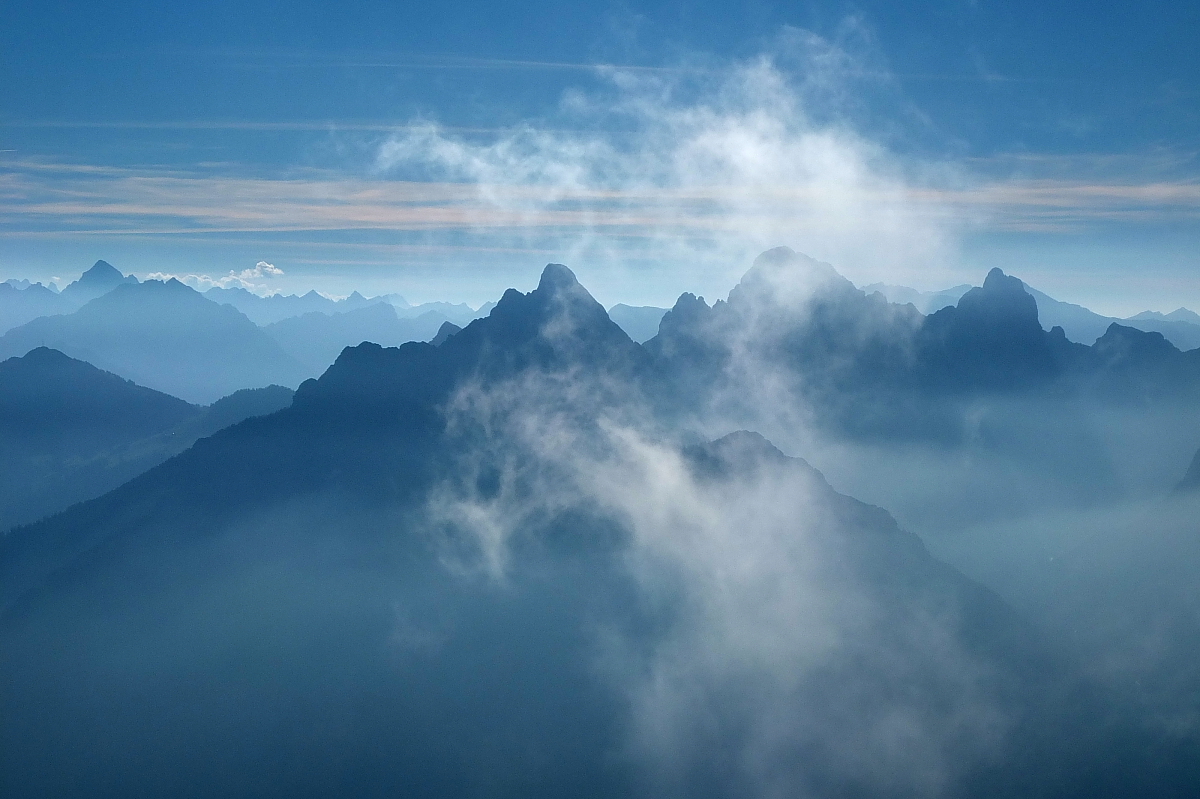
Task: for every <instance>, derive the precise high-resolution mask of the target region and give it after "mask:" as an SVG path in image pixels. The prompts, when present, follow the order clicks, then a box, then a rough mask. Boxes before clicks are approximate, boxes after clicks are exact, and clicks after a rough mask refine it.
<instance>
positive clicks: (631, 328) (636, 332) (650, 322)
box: [608, 303, 667, 344]
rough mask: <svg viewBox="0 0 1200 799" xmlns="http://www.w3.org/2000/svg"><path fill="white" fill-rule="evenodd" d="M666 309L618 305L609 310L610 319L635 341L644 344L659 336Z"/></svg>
mask: <svg viewBox="0 0 1200 799" xmlns="http://www.w3.org/2000/svg"><path fill="white" fill-rule="evenodd" d="M666 312H667V309H666V308H655V307H653V306H650V305H642V306H636V307H635V306H631V305H625V304H623V303H618V304H616V305H614V306H613V307H611V308H609V309H608V315H609V318H611V319H612V320H613V321H614V322H616V323H617V324H618V325H620V326H621V329H622V330H624V331H625V332H626V333H628V334H629V337H630V338H631V339H633V340H634V341H636V342H638V343H639V344H642V343H644V342H647V341H649V340H650V339H652V338H654V337H655V336H656V335H658V323H659V322H661V321H662V318H663V315H664V314H665V313H666Z"/></svg>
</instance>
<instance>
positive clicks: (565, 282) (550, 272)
mask: <svg viewBox="0 0 1200 799" xmlns="http://www.w3.org/2000/svg"><path fill="white" fill-rule="evenodd" d="M578 285H579V280H578V279H577V278H576V277H575V273H574V272H572V271H571V270H570V269H568V268H567V267H565V266H563V265H562V264H546V268H545V269H543V270H542V279H541V280H540V281H539V282H538V287H537V290H538V291H547V292H550V293H555V292H559V291H563V290H565V289H566V290H569V289H572V288H574V287H575V286H578Z"/></svg>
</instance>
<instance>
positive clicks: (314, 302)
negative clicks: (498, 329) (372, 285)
mask: <svg viewBox="0 0 1200 799" xmlns="http://www.w3.org/2000/svg"><path fill="white" fill-rule="evenodd" d="M204 296H205V297H207V298H209V299H210V300H212V301H213V302H216V303H220V304H222V305H232V306H233V307H234V308H237V309H238V310H239V311H241V312H242V313H244V314H245V315H246V316H247V317H249V318H250V320H251V321H253V322H254V323H255V324H257V325H261V326H266V325H272V324H275V323H276V322H282V321H283V320H284V319H290V318H292V317H296V316H303V315H305V314H310V313H322V314H336V313H345V312H347V311H354V310H358V309H360V308H366V307H367V306H370V305H378V304H379V303H386V304H388V305H390V306H391V307H393V308H394V309H395V310H396V315H397V316H398V317H399V318H401V319H415V318H418V317H420V316H423V315H424V314H428V313H436V314H441V315H442V317H443V318H444V319H448V320H450V321H452V322H455V323H456V324H458V325H459V326H463V325H466V324H468V323H469V322H470V321H471V320H472V319H475V318H476V317H479V316H486V315H487V312H488V311H489V310H491V309H490V308H488V307H484V308H481V309H480V310H479V311H475V310H473V309H472V308H471V307H470V306H468V305H464V304H457V305H456V304H452V303H448V302H430V303H425V304H423V305H409V303H408V301H407V300H405V299H404V298H403V297H401V296H400V295H399V294H387V295H383V296H379V297H372V298H367V297H364V296H363V295H361V294H359V293H358V292H357V291H355V292H354V293H352V294H351V295H350V296H349V297H346V298H344V299H340V300H334V299H330V298H329V297H326V296H324V295H322V294H318V293H317V292H316V291H310V292H308V293H307V294H304V295H299V296H297V295H295V294H286V295H285V294H272V295H270V296H267V297H261V296H259V295H257V294H254V293H253V292H250V291H247V290H246V289H243V288H220V287H216V288H211V289H209V290H207V291H205V292H204Z"/></svg>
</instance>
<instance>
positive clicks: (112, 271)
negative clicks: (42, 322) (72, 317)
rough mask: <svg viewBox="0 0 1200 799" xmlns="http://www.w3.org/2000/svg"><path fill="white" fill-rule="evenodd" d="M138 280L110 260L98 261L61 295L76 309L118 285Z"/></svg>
mask: <svg viewBox="0 0 1200 799" xmlns="http://www.w3.org/2000/svg"><path fill="white" fill-rule="evenodd" d="M137 282H138V279H137V278H136V277H134V276H133V275H129V276H128V277H127V276H125V275H123V274H121V272H120V271H119V270H118V269H117V268H116V267H114V266H113V265H112V264H110V263H109V262H108V261H96V263H95V264H93V265H92V268H91V269H88V270H87V271H86V272H84V273H83V274H82V275H80V277H79V279H78V280H76V281H75V282H74V283H71V284H70V285H68V286H67V287H66V288H65V289H63V290H62V293H61V296H62V298H63V299H64V300H66V301H67V302H68V303H69V304H70V306H72V307H71V310H74V309H75V308H79V307H81V306H82V305H84V304H85V303H88V302H91V301H92V300H94V299H96V298H97V297H102V296H104V295H105V294H107V293H108V292H110V291H112V290H113V289H115V288H116V287H117V286H121V285H125V284H130V283H137Z"/></svg>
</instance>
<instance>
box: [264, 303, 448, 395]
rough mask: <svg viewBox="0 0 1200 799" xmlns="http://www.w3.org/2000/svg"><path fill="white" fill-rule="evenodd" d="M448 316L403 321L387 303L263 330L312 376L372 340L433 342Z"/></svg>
mask: <svg viewBox="0 0 1200 799" xmlns="http://www.w3.org/2000/svg"><path fill="white" fill-rule="evenodd" d="M443 323H447V320H446V317H444V316H443V315H442V314H440V313H437V312H435V311H427V312H426V313H424V314H422V315H420V316H418V317H416V318H412V319H401V318H400V317H399V315H398V314H397V313H396V309H395V308H394V307H392V306H391V305H389V304H388V303H386V302H375V303H372V304H371V305H366V306H364V307H362V308H358V309H357V310H353V311H345V312H341V313H334V314H325V313H319V312H312V313H306V314H304V315H302V316H293V317H290V318H288V319H284V320H282V321H279V322H275V323H273V324H270V325H267V326H266V327H264V328H263V330H265V331H266V333H267V335H269V336H270V337H271V338H273V339H274V340H275V341H277V342H278V343H279V346H281V347H282V348H283V350H284V351H285V352H287V353H288V354H289V355H291V356H292V357H293V358H295V359H296V360H297V361H299V362H300V363H302V364H304V366H305V369H306V371H307V376H308V377H316V376H317V375H319V374H321V372H324V371H325V370H326V369H327V368H328V367H329V365H330V364H332V363H333V362H334V360H335V359H336V358H337V356H338V353H340V352H341V351H342V350H343V349H345V348H346V347H353V346H357V345H359V344H361V343H363V342H364V341H370V342H373V343H375V344H379V345H381V346H384V347H396V346H399V345H401V344H403V343H405V342H408V341H429V340H430V339H431V338H433V337H434V336H435V335H437V331H438V330H439V328H440V327H441V326H442V324H443Z"/></svg>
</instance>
